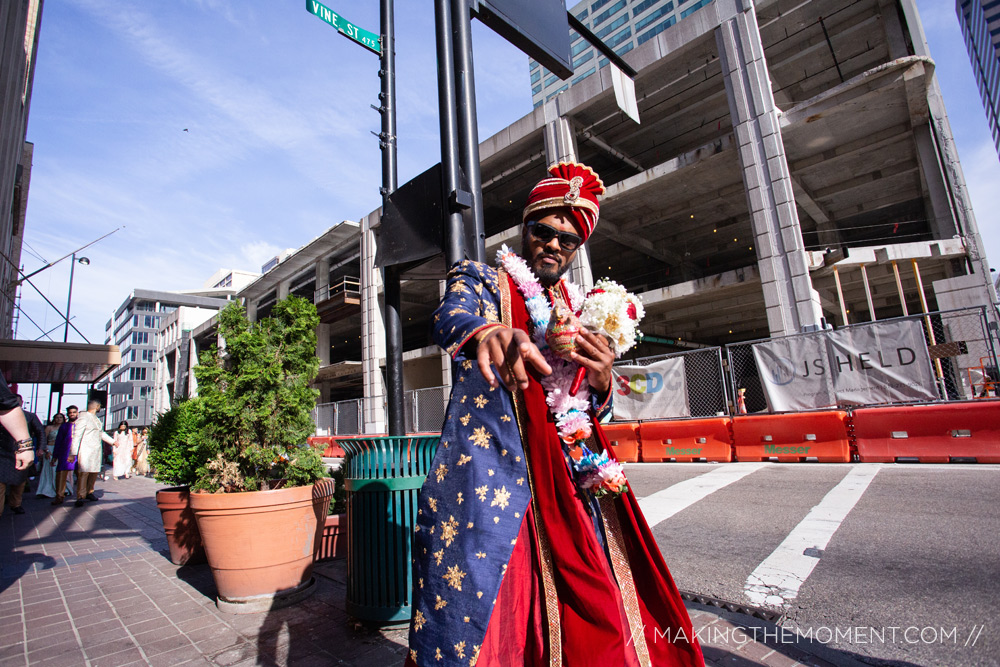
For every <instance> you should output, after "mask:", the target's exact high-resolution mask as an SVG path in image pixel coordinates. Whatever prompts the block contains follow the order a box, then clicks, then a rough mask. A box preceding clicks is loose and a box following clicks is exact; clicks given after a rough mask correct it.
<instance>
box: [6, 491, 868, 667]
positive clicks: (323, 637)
mask: <svg viewBox="0 0 1000 667" xmlns="http://www.w3.org/2000/svg"><path fill="white" fill-rule="evenodd" d="M158 488H161V485H158V484H157V483H156V482H154V481H153V480H151V479H147V478H133V479H129V480H119V481H116V482H115V481H112V482H103V481H98V484H97V490H96V493H97V496H98V497H99V498H100V500H99V501H98V502H88V503H87V504H86V505H85V506H84V507H82V508H75V507H74V506H73V501H72V500H68V501H67V502H66V503H65V504H63V505H61V506H59V507H52V506H51V505H49V500H48V499H46V498H36V497H35V495H34V493H31V494H25V499H24V505H23V506H24V508H25V510H27V512H26V513H25V514H23V515H18V516H14V515H12V514H11V512H10V511H9V510H8V511H6V512H5V513H4V514H3V516H0V664H2V665H4V666H5V667H22V666H27V665H30V667H42V666H44V667H50V666H51V667H62V666H65V667H78V666H79V665H92V666H94V667H103V666H109V667H111V666H113V667H124V666H126V665H152V666H153V667H159V666H164V667H166V666H170V667H180V666H181V665H185V666H188V665H192V666H193V665H203V666H220V667H249V666H250V665H267V666H271V665H282V666H284V665H293V666H299V665H302V666H304V667H311V666H314V665H315V666H321V665H365V666H366V667H367V666H381V665H402V663H403V659H404V656H405V654H406V635H407V633H406V630H405V629H403V630H384V631H377V630H372V629H368V628H365V627H363V626H360V625H358V624H355V623H353V622H352V621H351V620H350V619H349V618H348V617H347V615H346V613H345V611H344V598H345V579H346V568H345V565H344V562H343V561H332V562H326V563H320V564H318V565H317V566H316V569H315V573H316V575H317V576H316V580H317V584H318V585H317V590H316V593H315V594H314V595H313V596H312V597H310V598H309V599H307V600H305V601H303V602H301V603H299V604H297V605H294V606H292V607H288V608H285V609H279V610H276V611H272V612H268V613H263V614H252V615H230V614H225V613H223V612H220V611H219V610H218V609H216V607H215V597H214V595H215V587H214V585H213V583H212V574H211V572H210V571H209V568H208V566H207V565H197V566H183V567H178V566H176V565H174V564H172V563H171V562H170V561H169V560H168V559H167V557H166V553H167V545H166V540H165V539H164V536H163V526H162V524H161V522H160V513H159V511H158V510H157V509H156V500H155V498H154V494H155V492H156V490H157V489H158ZM688 609H689V611H690V613H691V619H692V621H693V623H694V627H695V630H696V631H697V632H698V633H699V637H701V638H702V640H703V641H702V645H703V648H704V652H705V658H706V660H707V662H708V664H709V665H711V666H713V667H717V666H718V667H721V666H723V665H726V666H731V667H741V666H749V665H771V666H776V667H786V666H792V665H796V664H804V665H815V666H817V667H826V666H828V665H860V664H861V663H858V662H856V661H855V660H853V659H852V657H851V656H850V655H848V654H845V653H842V652H839V651H835V650H832V649H828V648H826V647H824V646H822V645H821V644H812V643H809V642H805V641H797V642H794V643H793V642H789V641H788V638H787V636H786V637H783V641H782V643H777V641H776V640H774V639H773V638H775V637H777V636H778V635H779V632H780V631H779V629H778V628H777V626H774V625H773V624H769V623H766V622H764V621H760V620H758V619H755V618H751V617H748V616H743V615H738V614H732V613H730V612H726V611H723V610H721V609H718V608H715V607H708V606H702V605H698V604H694V603H690V604H688ZM741 628H742V630H741ZM753 628H757V630H756V631H755V630H753ZM754 638H756V639H761V640H763V641H755V640H754ZM769 639H770V640H769ZM765 641H766V642H767V643H765Z"/></svg>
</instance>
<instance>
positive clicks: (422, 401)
mask: <svg viewBox="0 0 1000 667" xmlns="http://www.w3.org/2000/svg"><path fill="white" fill-rule="evenodd" d="M450 393H451V387H430V388H429V389H414V390H410V391H407V392H405V393H404V394H403V414H404V419H405V425H406V432H407V433H433V432H437V431H440V430H441V424H442V423H443V422H444V412H445V408H446V407H447V406H448V397H449V395H450ZM386 409H387V408H386V401H385V397H384V396H371V397H366V398H353V399H349V400H346V401H337V402H335V403H318V404H317V405H316V408H315V410H313V421H314V422H315V424H316V435H359V434H361V433H363V432H364V425H365V424H372V423H382V422H385V420H386Z"/></svg>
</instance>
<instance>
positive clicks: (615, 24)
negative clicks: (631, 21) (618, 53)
mask: <svg viewBox="0 0 1000 667" xmlns="http://www.w3.org/2000/svg"><path fill="white" fill-rule="evenodd" d="M626 21H628V14H622V15H621V16H619V17H618V18H616V19H615V20H614V21H612V22H611V23H609V24H608V25H606V26H604V27H603V28H601V29H600V30H598V31H597V32H596V33H594V34H595V35H596V36H597V37H600V38H601V39H604V38H605V37H606V36H607V35H610V34H611V33H613V32H614V31H615V30H617V29H618V28H620V27H622V26H623V25H625V22H626Z"/></svg>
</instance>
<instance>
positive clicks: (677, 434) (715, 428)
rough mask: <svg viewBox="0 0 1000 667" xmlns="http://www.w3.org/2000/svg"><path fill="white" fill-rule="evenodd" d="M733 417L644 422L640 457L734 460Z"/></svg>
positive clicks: (666, 459)
mask: <svg viewBox="0 0 1000 667" xmlns="http://www.w3.org/2000/svg"><path fill="white" fill-rule="evenodd" d="M731 428H732V419H731V418H729V417H712V418H709V419H672V420H665V421H654V422H642V423H641V424H640V425H639V440H640V441H641V442H642V456H641V457H640V460H642V461H644V462H647V463H650V462H657V461H677V462H691V461H720V462H725V461H732V460H733V449H732V431H731Z"/></svg>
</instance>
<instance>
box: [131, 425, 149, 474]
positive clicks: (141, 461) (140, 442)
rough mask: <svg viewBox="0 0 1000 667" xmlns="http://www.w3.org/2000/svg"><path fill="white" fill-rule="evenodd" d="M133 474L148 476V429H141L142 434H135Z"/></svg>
mask: <svg viewBox="0 0 1000 667" xmlns="http://www.w3.org/2000/svg"><path fill="white" fill-rule="evenodd" d="M132 458H133V459H135V468H134V470H135V474H136V475H142V476H143V477H145V476H146V475H148V474H149V429H148V428H143V429H142V433H136V434H135V454H133V455H132Z"/></svg>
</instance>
